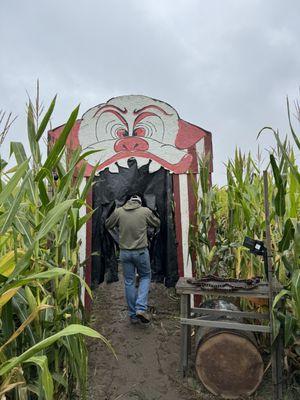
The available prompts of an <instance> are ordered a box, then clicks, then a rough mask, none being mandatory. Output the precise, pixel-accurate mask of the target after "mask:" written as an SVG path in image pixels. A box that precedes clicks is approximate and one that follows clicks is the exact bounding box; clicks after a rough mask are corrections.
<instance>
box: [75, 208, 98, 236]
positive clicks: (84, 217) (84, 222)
mask: <svg viewBox="0 0 300 400" xmlns="http://www.w3.org/2000/svg"><path fill="white" fill-rule="evenodd" d="M94 211H95V210H92V211H91V212H89V213H87V214H85V215H84V216H83V217H81V218H79V222H78V227H77V230H78V231H79V230H80V229H81V228H82V226H83V225H85V224H86V223H87V221H88V220H89V219H90V218H91V216H92V215H93V213H94Z"/></svg>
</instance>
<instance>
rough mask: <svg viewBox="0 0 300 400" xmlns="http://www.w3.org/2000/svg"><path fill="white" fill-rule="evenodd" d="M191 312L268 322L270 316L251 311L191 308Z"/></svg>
mask: <svg viewBox="0 0 300 400" xmlns="http://www.w3.org/2000/svg"><path fill="white" fill-rule="evenodd" d="M191 312H192V313H194V314H197V315H204V314H206V315H214V316H217V317H219V316H223V315H224V316H229V317H234V318H250V319H259V320H268V319H269V318H270V315H269V314H268V313H256V312H252V311H249V312H248V311H230V310H216V309H211V308H196V307H195V308H192V309H191Z"/></svg>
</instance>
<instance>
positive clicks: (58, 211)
mask: <svg viewBox="0 0 300 400" xmlns="http://www.w3.org/2000/svg"><path fill="white" fill-rule="evenodd" d="M73 203H74V200H73V199H72V200H65V201H63V202H62V203H60V204H57V205H56V206H55V207H54V208H52V210H50V211H49V213H48V214H47V216H45V220H44V222H43V223H42V225H41V227H40V229H39V231H38V233H37V235H36V238H35V241H37V240H40V239H42V238H43V237H45V236H46V235H47V233H48V232H49V231H51V229H53V227H54V226H56V224H57V223H58V222H60V221H61V219H62V217H63V216H64V215H65V214H66V213H67V211H68V210H69V208H70V207H71V206H72V204H73Z"/></svg>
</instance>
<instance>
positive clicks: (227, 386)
mask: <svg viewBox="0 0 300 400" xmlns="http://www.w3.org/2000/svg"><path fill="white" fill-rule="evenodd" d="M195 364H196V365H195V366H196V371H197V374H198V376H199V379H200V380H201V382H202V383H203V384H204V386H205V387H206V388H207V389H208V390H209V391H210V392H212V393H214V394H215V395H218V396H220V395H221V396H222V397H225V398H227V399H236V398H244V397H246V396H249V395H251V394H252V393H254V392H255V390H256V389H257V387H258V386H259V384H260V383H261V380H262V378H263V371H264V365H263V361H262V358H261V355H260V353H259V351H258V349H257V348H256V347H255V345H254V344H253V343H252V341H251V340H249V339H248V338H247V337H245V336H244V335H243V334H235V333H233V332H229V331H228V332H216V333H214V334H213V335H208V336H207V337H204V338H203V339H202V340H201V342H200V344H199V346H198V350H197V355H196V363H195Z"/></svg>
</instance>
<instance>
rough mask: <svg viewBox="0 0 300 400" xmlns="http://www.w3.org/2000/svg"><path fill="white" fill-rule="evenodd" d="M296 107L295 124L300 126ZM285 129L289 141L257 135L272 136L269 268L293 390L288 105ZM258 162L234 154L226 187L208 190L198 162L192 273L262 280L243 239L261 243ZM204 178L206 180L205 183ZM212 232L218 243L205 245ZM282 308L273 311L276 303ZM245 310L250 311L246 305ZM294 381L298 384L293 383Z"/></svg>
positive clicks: (299, 194)
mask: <svg viewBox="0 0 300 400" xmlns="http://www.w3.org/2000/svg"><path fill="white" fill-rule="evenodd" d="M299 110H300V109H299V104H298V103H297V104H296V116H297V121H296V123H298V122H300V113H299ZM287 112H288V121H289V130H290V136H291V139H292V141H291V142H289V141H288V139H287V138H285V139H282V138H281V136H280V134H279V133H278V132H276V131H275V130H273V129H272V128H269V127H267V128H264V129H263V130H262V131H261V132H260V134H259V136H263V135H266V134H270V133H271V134H272V135H273V136H274V138H275V142H276V146H275V147H274V148H270V149H269V153H268V165H267V171H268V183H269V204H270V208H271V216H270V217H271V236H272V251H273V266H274V272H275V275H276V277H277V279H278V280H279V281H280V283H281V284H282V285H283V287H284V289H283V290H282V291H281V292H280V293H279V294H278V295H277V296H276V297H275V300H274V304H273V310H274V314H275V317H276V319H275V323H276V327H275V329H276V331H277V332H278V330H279V326H280V324H282V326H283V328H284V341H285V348H286V350H285V366H286V368H287V372H288V373H289V377H290V379H291V387H293V384H294V383H295V382H296V381H297V382H298V384H299V377H298V376H299V373H300V173H299V163H298V161H297V157H296V156H297V154H298V155H299V151H300V135H299V134H297V133H296V131H295V129H294V127H293V124H292V120H291V114H290V106H289V102H288V101H287ZM262 164H263V162H262V157H261V154H260V153H258V156H257V158H256V159H255V158H254V157H253V156H252V155H251V154H248V155H245V154H242V152H241V151H240V150H238V149H237V150H236V152H235V157H234V159H233V160H229V161H228V162H227V164H226V174H227V183H226V185H225V186H223V187H217V186H213V187H211V186H210V185H209V181H208V176H209V175H208V170H209V159H208V158H204V159H200V171H199V174H200V177H201V179H199V181H198V182H194V186H195V193H196V195H197V194H198V193H201V195H199V196H197V199H198V200H197V201H198V207H197V212H196V216H195V217H196V222H195V225H194V226H192V227H191V229H190V249H191V254H192V255H193V257H194V259H195V263H196V274H197V276H198V277H201V276H202V275H204V274H208V273H216V274H219V275H221V276H224V277H233V278H250V277H254V276H260V277H262V278H263V279H266V271H265V270H264V265H263V261H262V259H261V258H259V257H257V256H254V255H253V254H251V253H250V252H249V250H248V249H246V248H245V247H243V246H242V244H243V240H244V238H245V236H249V237H252V238H255V239H257V240H264V239H265V213H264V186H263V170H262V167H261V165H262ZM203 177H204V179H203ZM212 227H215V228H216V229H215V231H216V238H215V242H214V243H212V242H211V241H210V240H209V230H210V229H211V228H212ZM280 299H283V300H284V301H283V304H284V306H283V307H281V308H279V309H278V308H277V305H278V304H279V300H280ZM241 306H242V307H244V308H247V307H248V308H249V307H253V305H251V304H249V302H244V303H242V304H241ZM297 378H298V380H297Z"/></svg>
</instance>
